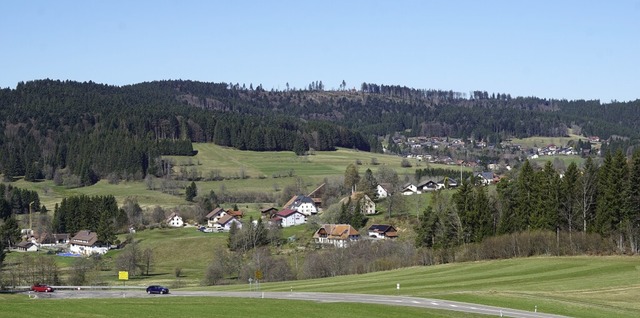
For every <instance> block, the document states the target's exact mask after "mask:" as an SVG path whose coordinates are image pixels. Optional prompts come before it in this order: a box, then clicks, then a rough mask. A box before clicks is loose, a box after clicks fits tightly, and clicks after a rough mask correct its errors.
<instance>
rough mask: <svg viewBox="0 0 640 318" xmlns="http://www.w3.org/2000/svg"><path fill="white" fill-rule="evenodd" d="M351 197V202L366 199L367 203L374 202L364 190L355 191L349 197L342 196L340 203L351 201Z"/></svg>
mask: <svg viewBox="0 0 640 318" xmlns="http://www.w3.org/2000/svg"><path fill="white" fill-rule="evenodd" d="M349 198H351V202H354V203H355V202H358V201H360V200H364V201H365V203H366V202H373V200H371V198H370V197H369V196H368V195H367V194H366V193H364V192H353V193H351V195H350V196H348V197H344V198H342V200H340V203H342V204H345V203H347V201H349Z"/></svg>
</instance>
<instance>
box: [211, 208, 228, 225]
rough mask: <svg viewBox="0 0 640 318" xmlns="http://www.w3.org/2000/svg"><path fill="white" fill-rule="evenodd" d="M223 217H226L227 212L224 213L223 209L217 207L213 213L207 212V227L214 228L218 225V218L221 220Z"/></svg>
mask: <svg viewBox="0 0 640 318" xmlns="http://www.w3.org/2000/svg"><path fill="white" fill-rule="evenodd" d="M225 215H227V211H225V210H224V209H223V208H220V207H218V208H215V209H213V211H211V212H209V214H207V216H206V218H207V226H208V227H215V226H216V224H218V220H220V218H222V217H223V216H225Z"/></svg>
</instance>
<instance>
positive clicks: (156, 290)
mask: <svg viewBox="0 0 640 318" xmlns="http://www.w3.org/2000/svg"><path fill="white" fill-rule="evenodd" d="M168 293H169V288H167V287H163V286H160V285H151V286H149V287H147V294H168Z"/></svg>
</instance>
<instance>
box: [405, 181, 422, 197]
mask: <svg viewBox="0 0 640 318" xmlns="http://www.w3.org/2000/svg"><path fill="white" fill-rule="evenodd" d="M416 193H418V194H419V193H420V192H418V187H416V186H415V185H414V184H413V183H407V184H405V185H404V186H403V187H402V195H412V194H416Z"/></svg>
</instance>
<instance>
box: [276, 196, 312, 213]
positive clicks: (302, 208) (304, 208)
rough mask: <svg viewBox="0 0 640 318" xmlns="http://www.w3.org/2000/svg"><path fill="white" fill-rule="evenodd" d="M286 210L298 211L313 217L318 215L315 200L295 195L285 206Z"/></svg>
mask: <svg viewBox="0 0 640 318" xmlns="http://www.w3.org/2000/svg"><path fill="white" fill-rule="evenodd" d="M284 208H285V209H290V210H296V211H298V212H300V213H302V214H304V215H307V216H308V215H313V214H317V213H318V208H317V207H316V204H315V202H313V199H312V198H310V197H308V196H306V195H294V196H293V197H292V198H291V199H290V200H289V202H287V203H286V204H285V205H284Z"/></svg>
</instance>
